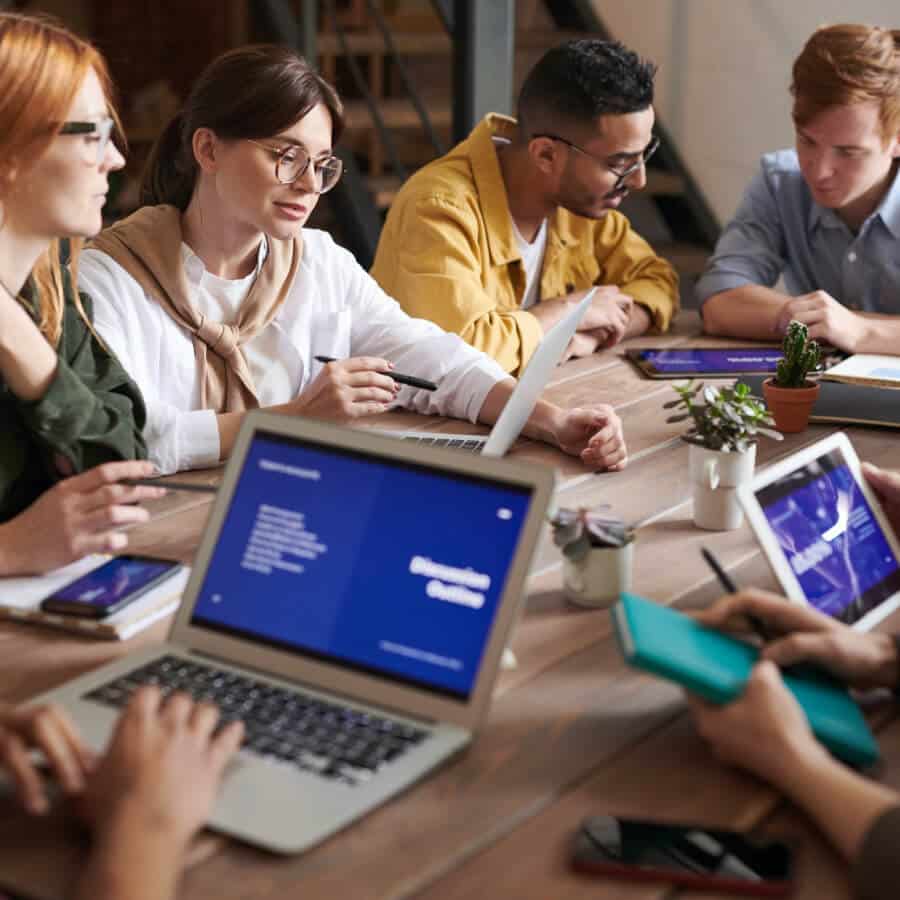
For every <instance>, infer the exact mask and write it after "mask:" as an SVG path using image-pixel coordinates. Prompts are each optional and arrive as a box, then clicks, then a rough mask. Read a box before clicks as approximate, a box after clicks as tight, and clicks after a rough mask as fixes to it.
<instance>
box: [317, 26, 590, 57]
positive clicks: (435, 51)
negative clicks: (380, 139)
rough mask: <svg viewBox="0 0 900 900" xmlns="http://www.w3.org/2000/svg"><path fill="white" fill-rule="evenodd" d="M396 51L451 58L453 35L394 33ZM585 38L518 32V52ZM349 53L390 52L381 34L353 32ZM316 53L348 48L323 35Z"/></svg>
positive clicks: (560, 33) (331, 35)
mask: <svg viewBox="0 0 900 900" xmlns="http://www.w3.org/2000/svg"><path fill="white" fill-rule="evenodd" d="M391 37H392V38H393V42H394V48H395V49H396V51H397V53H398V54H400V56H439V55H445V56H449V55H450V54H451V53H452V52H453V43H452V41H451V40H450V36H449V35H448V34H447V33H446V32H445V31H443V30H441V31H392V32H391ZM579 37H584V35H583V34H582V33H581V32H577V31H557V30H555V29H554V30H550V29H528V30H521V31H518V32H517V33H516V49H517V50H542V49H547V50H549V49H550V48H551V47H555V46H556V45H557V44H561V43H563V41H567V40H570V39H573V38H579ZM346 43H347V50H348V51H349V52H350V54H351V55H352V56H369V55H370V54H380V53H387V46H386V45H385V43H384V39H383V38H382V36H381V32H380V31H377V30H375V29H374V26H373V30H372V31H356V32H349V33H348V34H347V35H346ZM316 52H317V53H318V54H319V55H320V56H343V55H344V49H343V47H342V46H341V42H340V41H339V40H338V36H337V35H336V34H335V33H334V32H333V31H326V32H321V33H320V34H319V36H318V38H317V41H316Z"/></svg>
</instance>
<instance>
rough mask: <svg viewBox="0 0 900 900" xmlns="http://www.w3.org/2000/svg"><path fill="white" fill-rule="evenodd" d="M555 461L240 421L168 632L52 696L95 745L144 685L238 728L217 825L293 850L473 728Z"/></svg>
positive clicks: (304, 424)
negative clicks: (242, 733)
mask: <svg viewBox="0 0 900 900" xmlns="http://www.w3.org/2000/svg"><path fill="white" fill-rule="evenodd" d="M552 484H553V473H552V470H546V469H544V468H543V467H537V466H532V465H528V464H521V463H511V462H506V461H501V460H494V459H488V458H486V457H477V456H476V457H473V456H469V455H467V454H460V453H453V452H447V451H445V450H440V449H431V448H426V447H420V446H417V445H415V444H408V443H406V442H404V441H397V440H393V439H391V438H385V437H382V436H379V435H374V434H370V433H367V432H364V431H359V430H349V429H342V428H337V427H335V426H330V425H325V424H322V423H317V422H312V421H309V420H303V419H292V418H290V417H288V416H277V415H272V414H268V413H260V412H255V413H252V414H250V415H248V416H247V419H246V422H245V425H244V427H243V429H242V430H241V433H240V435H239V437H238V440H237V444H236V446H235V448H234V452H233V454H232V457H231V461H230V462H229V464H228V467H227V469H226V471H225V475H224V480H223V484H222V486H221V488H220V490H219V492H218V495H217V497H216V500H215V504H214V506H213V509H212V512H211V514H210V518H209V522H208V524H207V527H206V531H205V533H204V536H203V539H202V542H201V544H200V548H199V550H198V552H197V557H196V560H195V563H194V568H193V572H192V574H191V578H190V581H189V582H188V586H187V588H186V590H185V594H184V599H183V602H182V605H181V608H180V611H179V613H178V616H177V618H176V620H175V622H174V624H173V627H172V631H171V634H170V636H169V641H168V642H167V643H165V644H161V645H156V646H153V647H148V648H145V649H142V650H140V651H139V652H137V653H135V654H134V655H132V656H129V657H127V658H125V659H122V660H119V661H117V662H115V663H112V664H110V665H108V666H105V667H103V668H101V669H99V670H96V671H94V672H91V673H89V674H88V675H85V676H82V677H80V678H78V679H76V680H74V681H71V682H69V683H68V684H65V685H63V686H62V687H60V688H57V689H56V690H53V691H51V692H49V693H47V694H46V695H44V696H43V697H42V698H40V700H41V701H53V702H57V703H60V704H62V705H63V706H64V707H65V708H66V709H67V710H68V711H69V713H70V714H71V715H72V716H73V718H74V719H75V721H76V722H77V724H78V727H79V728H80V729H81V730H82V732H83V733H84V734H85V736H86V739H87V740H88V742H89V743H90V744H91V745H92V746H94V747H96V748H100V747H102V746H104V745H105V743H106V741H107V738H108V736H109V734H110V733H111V731H112V728H113V725H114V723H115V720H116V717H117V715H118V712H119V708H120V707H121V706H122V705H124V703H125V702H127V699H128V697H129V695H130V694H131V693H132V692H133V691H134V690H135V689H136V688H137V687H138V686H139V685H140V684H144V683H154V684H159V685H160V686H161V687H162V688H163V689H164V690H166V691H170V690H176V689H177V690H186V691H188V692H189V693H191V694H192V695H193V696H194V697H197V698H203V699H207V700H210V701H212V702H215V703H217V704H218V705H219V706H220V708H221V710H222V711H223V715H224V717H225V718H226V719H235V718H240V719H242V720H243V721H244V723H245V726H246V730H247V735H246V740H245V744H244V748H243V749H242V751H241V753H240V754H239V756H238V758H237V761H236V763H235V764H234V765H233V766H232V767H231V769H230V770H229V772H228V774H227V775H226V778H225V781H224V784H223V787H222V791H221V793H220V796H219V798H218V801H217V803H216V806H215V809H214V811H213V813H212V816H211V818H210V822H209V824H210V825H211V826H212V827H214V828H217V829H219V830H221V831H224V832H227V833H229V834H232V835H234V836H236V837H239V838H242V839H244V840H247V841H250V842H252V843H255V844H259V845H262V846H264V847H266V848H269V849H271V850H275V851H279V852H295V851H298V850H302V849H304V848H306V847H308V846H310V845H311V844H314V843H316V842H317V841H320V840H322V839H323V838H324V837H326V836H328V835H329V834H331V833H333V832H334V831H336V830H337V829H339V828H341V827H343V826H345V825H347V824H348V823H349V822H352V821H353V820H354V819H356V818H358V817H359V816H361V815H363V814H365V813H366V812H368V811H369V810H371V809H372V808H374V807H375V806H377V805H378V804H380V803H382V802H383V801H384V800H386V799H387V798H389V797H391V796H392V795H394V794H396V793H397V792H399V791H401V790H403V789H404V788H406V787H407V786H409V785H410V784H411V783H412V782H414V781H416V780H417V779H419V778H421V777H422V776H423V775H425V774H426V773H427V772H429V771H430V770H431V769H433V768H435V767H436V766H437V765H438V764H440V763H441V762H442V761H444V760H446V759H448V758H449V757H450V756H451V755H453V754H454V753H456V752H458V751H460V750H461V749H462V748H464V747H465V746H466V745H467V744H468V743H469V742H470V741H471V740H472V738H473V734H474V732H475V731H476V729H477V728H478V726H479V724H480V723H481V721H482V720H483V718H484V716H485V713H486V711H487V708H488V704H489V702H490V699H491V692H492V689H493V686H494V681H495V677H496V673H497V668H498V665H499V661H500V656H501V653H502V651H503V648H504V647H505V646H506V643H507V639H508V637H509V632H510V629H511V627H512V624H513V622H514V621H515V618H516V612H517V608H518V607H519V604H520V599H521V596H522V588H523V582H524V580H525V576H526V574H527V572H528V567H529V564H530V561H531V557H532V553H533V550H534V547H535V543H536V541H537V537H538V534H539V532H540V529H541V522H542V519H543V516H544V513H545V511H546V508H547V503H548V501H549V497H550V492H551V489H552Z"/></svg>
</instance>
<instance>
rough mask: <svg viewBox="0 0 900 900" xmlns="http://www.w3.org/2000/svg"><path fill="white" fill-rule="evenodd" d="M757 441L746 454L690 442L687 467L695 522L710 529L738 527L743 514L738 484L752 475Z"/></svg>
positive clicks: (723, 529)
mask: <svg viewBox="0 0 900 900" xmlns="http://www.w3.org/2000/svg"><path fill="white" fill-rule="evenodd" d="M755 464H756V444H751V445H750V449H749V450H747V451H746V452H744V453H736V452H731V453H726V452H724V451H722V450H708V449H707V448H706V447H700V446H698V445H697V444H691V445H690V451H689V453H688V466H689V469H690V478H691V485H692V487H693V495H694V524H695V525H696V526H697V527H698V528H706V529H708V530H710V531H730V530H731V529H733V528H739V527H740V525H741V522H743V521H744V514H743V512H742V510H741V506H740V504H739V503H738V499H737V488H738V486H739V485H741V484H743V483H744V482H746V481H749V480H750V479H751V478H752V477H753V467H754V465H755Z"/></svg>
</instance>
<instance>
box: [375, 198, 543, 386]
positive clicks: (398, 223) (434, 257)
mask: <svg viewBox="0 0 900 900" xmlns="http://www.w3.org/2000/svg"><path fill="white" fill-rule="evenodd" d="M391 218H392V221H391V223H390V227H389V228H386V230H385V232H384V233H383V235H382V239H381V244H380V245H379V248H378V256H377V257H376V260H375V265H374V266H373V268H372V274H373V275H374V277H375V278H376V279H377V280H378V282H379V284H381V285H382V286H383V287H384V288H385V289H386V290H387V291H388V293H389V294H390V295H391V296H393V297H396V298H397V299H398V300H399V301H400V302H401V303H402V305H403V308H404V309H405V310H406V312H408V313H409V314H410V315H411V316H414V317H421V318H424V319H429V320H431V321H432V322H435V323H437V324H438V325H439V326H440V327H441V328H443V329H444V330H445V331H449V332H452V333H453V334H458V335H459V336H460V337H461V338H462V339H463V340H464V341H465V342H466V343H468V344H470V345H471V346H472V347H474V348H475V349H477V350H480V351H482V352H483V353H486V354H487V355H488V356H490V357H492V358H493V359H495V360H496V361H497V362H498V363H499V364H500V366H502V367H503V370H504V371H506V372H513V373H515V372H519V371H521V370H522V369H523V368H524V366H525V365H526V364H527V362H528V360H529V359H531V356H532V354H533V353H534V351H535V348H536V347H537V345H538V344H539V343H540V341H541V338H542V337H543V336H544V332H543V329H542V327H541V324H540V322H539V321H538V320H537V318H536V317H535V316H533V315H532V314H531V313H530V312H527V311H526V310H521V309H512V308H509V309H504V308H502V306H501V305H500V304H498V302H497V299H496V298H495V297H493V296H492V295H491V294H490V293H488V291H487V290H486V289H485V286H484V284H483V283H482V277H481V272H482V269H483V267H484V264H485V263H484V261H483V260H482V259H481V250H480V248H479V244H478V229H479V227H480V225H479V216H478V213H477V211H476V210H475V209H472V208H470V207H468V206H466V205H465V204H459V203H456V202H454V201H453V199H452V198H449V197H445V196H431V197H428V198H419V199H417V200H413V201H408V202H405V203H404V202H403V201H402V200H398V202H397V203H395V207H394V208H392V210H391ZM400 236H402V240H400V239H399V238H400Z"/></svg>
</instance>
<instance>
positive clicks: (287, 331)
mask: <svg viewBox="0 0 900 900" xmlns="http://www.w3.org/2000/svg"><path fill="white" fill-rule="evenodd" d="M264 252H265V251H264V247H261V248H260V258H259V262H258V264H257V270H258V269H259V265H260V264H261V262H262V259H263V258H264ZM182 256H183V260H184V267H185V273H186V275H187V279H188V283H189V284H190V285H192V286H193V288H194V294H193V297H192V300H193V303H194V305H195V307H196V308H197V309H198V311H200V312H202V313H203V314H204V315H206V316H208V317H210V318H212V319H213V320H215V321H220V322H231V321H233V320H234V318H235V316H236V310H237V308H238V306H239V305H240V303H241V302H242V301H243V299H244V298H245V297H246V296H247V294H248V292H249V290H250V287H251V285H252V283H253V279H254V278H255V273H252V274H251V275H249V276H248V277H247V278H242V279H238V280H236V281H228V280H225V279H222V278H217V277H215V276H214V275H211V274H210V273H209V272H207V271H206V268H205V266H204V265H203V262H202V261H201V260H200V258H199V257H198V256H196V255H195V254H194V253H193V252H191V250H190V249H189V248H188V247H187V245H183V246H182ZM78 287H79V290H82V291H85V292H86V293H88V294H90V296H91V298H92V300H93V304H94V327H95V328H96V329H97V331H98V333H99V334H100V336H101V337H102V338H103V340H104V341H105V342H106V344H107V345H108V347H109V348H110V349H111V350H112V351H113V353H115V354H116V356H117V357H118V358H119V360H120V362H121V363H122V365H123V366H124V367H125V369H126V371H127V372H128V373H129V374H130V375H131V377H132V378H133V379H134V380H135V381H136V382H137V385H138V387H139V388H140V389H141V392H142V393H143V395H144V401H145V403H146V405H147V424H146V426H145V429H144V437H145V439H146V441H147V446H148V449H149V453H150V459H151V460H152V461H153V462H154V463H155V464H156V466H157V467H158V468H159V470H160V472H162V473H169V472H175V471H178V470H180V469H191V468H201V467H204V466H212V465H216V464H218V462H219V458H220V448H219V429H218V425H217V423H216V414H215V412H213V411H212V410H208V409H201V408H200V405H199V400H200V384H199V381H198V378H197V367H196V362H195V358H194V346H193V340H192V338H191V335H190V332H188V330H187V329H185V328H182V327H181V326H180V325H178V324H177V323H176V322H175V321H174V319H172V318H171V316H169V315H168V313H166V312H165V310H163V308H162V307H161V306H160V305H159V304H158V303H157V302H156V301H155V300H153V299H152V298H151V297H149V296H148V295H147V294H145V293H144V291H143V289H142V288H141V287H140V286H139V285H138V283H137V282H136V281H135V280H134V279H133V278H132V277H131V276H130V275H129V274H128V273H127V272H126V271H125V270H124V269H123V268H122V267H121V266H120V265H119V264H118V263H116V262H114V261H113V260H112V259H111V258H110V257H109V256H107V255H106V254H105V253H101V252H100V251H98V250H86V251H85V252H84V253H82V254H81V257H80V261H79V266H78ZM243 349H244V354H245V356H246V358H247V363H248V365H249V367H250V371H251V373H252V375H253V379H254V383H255V385H256V388H257V397H258V398H259V403H260V406H272V405H274V404H278V403H286V402H288V401H290V400H292V399H294V398H296V397H297V396H298V395H299V394H301V393H302V392H303V391H304V390H306V388H307V387H308V386H309V384H310V382H311V381H312V380H313V379H314V378H315V376H316V375H317V374H318V373H319V370H320V369H321V364H320V363H318V362H315V360H314V359H313V357H314V356H316V355H321V356H333V357H335V358H337V359H345V358H347V357H350V356H381V357H383V358H385V359H388V360H390V361H391V362H393V363H395V364H396V366H397V370H398V371H400V372H406V373H408V374H410V375H417V376H419V377H421V378H427V379H429V380H430V381H435V382H437V383H438V389H437V390H436V391H434V392H429V391H423V390H418V389H415V388H411V387H406V386H404V387H402V388H401V390H400V392H399V393H398V395H397V402H398V404H399V405H401V406H405V407H407V408H409V409H413V410H416V411H417V412H420V413H425V414H430V415H446V416H453V417H455V418H459V419H468V420H470V421H472V422H475V421H477V419H478V413H479V411H480V410H481V405H482V403H483V402H484V399H485V397H486V396H487V394H488V392H489V391H490V389H491V388H492V387H493V386H494V385H495V384H496V383H497V382H498V381H502V380H503V379H505V378H507V377H508V376H507V375H506V373H505V372H504V371H503V369H502V368H501V367H500V366H499V365H497V363H496V362H494V360H493V359H491V358H490V357H488V356H485V355H484V354H483V353H481V352H479V351H478V350H475V349H474V348H472V347H470V346H469V345H468V344H466V343H465V342H464V341H463V340H461V339H460V338H459V337H458V336H457V335H455V334H448V333H447V332H445V331H443V330H442V329H441V328H439V327H438V326H437V325H435V324H434V323H433V322H428V321H425V320H424V319H413V318H410V317H409V316H408V315H406V313H404V312H403V311H402V310H401V309H400V307H399V305H398V304H397V303H396V302H395V301H394V300H392V299H391V298H390V297H388V296H387V294H385V293H384V291H382V290H381V288H380V287H379V286H378V285H377V284H376V283H375V281H374V280H373V279H372V278H371V277H369V275H368V273H366V271H365V270H364V269H363V268H362V267H361V266H360V265H359V264H358V263H357V262H356V260H355V259H354V258H353V256H352V255H351V254H350V253H349V252H348V251H347V250H345V249H343V248H342V247H339V246H338V245H337V244H335V242H334V240H333V239H332V238H331V235H329V234H328V233H327V232H324V231H317V230H314V229H304V231H303V259H302V260H301V262H300V267H299V269H298V272H297V277H296V279H295V281H294V285H293V287H292V288H291V291H290V293H289V294H288V296H287V298H286V299H285V301H284V303H283V304H282V306H281V308H280V309H279V311H278V313H277V315H276V316H275V318H274V319H273V320H272V322H271V323H270V324H269V325H268V326H267V327H266V328H264V329H263V330H262V331H260V332H259V333H258V334H257V335H256V336H254V337H253V338H252V339H251V340H250V341H248V342H246V343H245V344H244V345H243Z"/></svg>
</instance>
